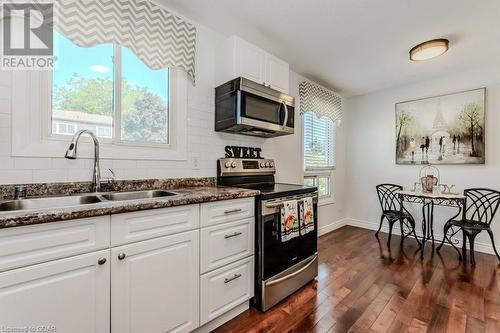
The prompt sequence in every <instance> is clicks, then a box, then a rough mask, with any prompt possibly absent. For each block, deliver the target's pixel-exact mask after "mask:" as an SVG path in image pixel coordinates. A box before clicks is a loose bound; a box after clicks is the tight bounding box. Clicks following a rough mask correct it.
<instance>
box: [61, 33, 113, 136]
mask: <svg viewBox="0 0 500 333" xmlns="http://www.w3.org/2000/svg"><path fill="white" fill-rule="evenodd" d="M54 55H55V57H56V58H55V59H56V60H55V62H54V70H53V72H52V134H59V135H72V134H74V133H75V132H76V131H78V130H80V129H84V128H85V129H89V130H91V131H93V132H94V133H96V132H97V127H99V126H101V127H107V128H111V132H112V128H113V46H112V45H111V44H103V45H98V46H95V47H91V48H82V47H78V46H77V45H75V44H73V43H72V42H71V41H69V40H68V39H66V38H65V37H63V36H62V35H60V34H59V33H57V32H55V33H54ZM58 123H71V124H73V125H72V126H64V125H58ZM97 136H99V134H97ZM101 137H103V136H101Z"/></svg>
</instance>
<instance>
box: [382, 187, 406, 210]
mask: <svg viewBox="0 0 500 333" xmlns="http://www.w3.org/2000/svg"><path fill="white" fill-rule="evenodd" d="M376 188H377V194H378V200H379V201H380V206H381V207H382V211H384V212H386V211H401V210H402V208H403V207H402V205H401V201H400V200H399V195H398V194H396V191H401V190H403V186H401V185H395V184H380V185H377V186H376Z"/></svg>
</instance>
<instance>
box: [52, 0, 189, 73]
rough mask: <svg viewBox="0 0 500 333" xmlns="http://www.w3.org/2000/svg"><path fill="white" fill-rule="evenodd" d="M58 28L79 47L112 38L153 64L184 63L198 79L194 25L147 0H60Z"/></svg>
mask: <svg viewBox="0 0 500 333" xmlns="http://www.w3.org/2000/svg"><path fill="white" fill-rule="evenodd" d="M54 27H55V29H56V30H57V31H58V32H60V33H61V34H63V35H64V36H65V37H66V38H68V39H70V40H71V41H72V42H73V43H75V44H76V45H78V46H81V47H92V46H95V45H98V44H103V43H114V44H119V45H122V46H125V47H127V48H129V49H130V50H132V51H133V52H134V53H135V54H136V55H137V57H139V58H140V59H141V60H142V61H143V62H144V63H145V64H146V65H147V66H148V67H150V68H151V69H162V68H166V67H169V68H180V69H183V70H184V71H186V72H187V73H188V74H189V76H190V77H191V78H192V79H193V81H194V78H195V72H194V71H195V47H196V28H195V27H194V26H193V25H192V24H190V23H188V22H186V21H185V20H183V19H182V18H180V17H178V16H176V15H174V14H172V13H170V12H169V11H167V10H166V9H164V8H163V7H161V6H159V5H157V4H155V3H153V2H151V1H148V0H57V1H54Z"/></svg>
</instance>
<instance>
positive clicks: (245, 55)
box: [235, 38, 266, 84]
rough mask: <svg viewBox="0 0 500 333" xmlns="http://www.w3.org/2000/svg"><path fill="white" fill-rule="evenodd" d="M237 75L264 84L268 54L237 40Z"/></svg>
mask: <svg viewBox="0 0 500 333" xmlns="http://www.w3.org/2000/svg"><path fill="white" fill-rule="evenodd" d="M235 48H236V50H235V51H236V56H235V58H236V59H235V60H236V62H235V65H236V70H235V71H236V75H240V76H243V77H245V78H247V79H249V80H252V81H255V82H257V83H261V84H264V83H265V82H264V81H265V77H264V75H265V61H266V54H265V52H264V51H262V50H261V49H259V48H258V47H256V46H254V45H252V44H250V43H248V42H246V41H244V40H242V39H239V38H237V39H236V43H235Z"/></svg>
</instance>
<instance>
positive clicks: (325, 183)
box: [318, 177, 330, 197]
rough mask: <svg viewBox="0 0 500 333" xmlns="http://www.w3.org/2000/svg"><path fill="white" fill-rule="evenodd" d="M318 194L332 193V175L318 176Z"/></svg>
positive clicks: (321, 195)
mask: <svg viewBox="0 0 500 333" xmlns="http://www.w3.org/2000/svg"><path fill="white" fill-rule="evenodd" d="M318 195H319V196H320V197H325V196H329V195H330V177H318Z"/></svg>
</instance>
